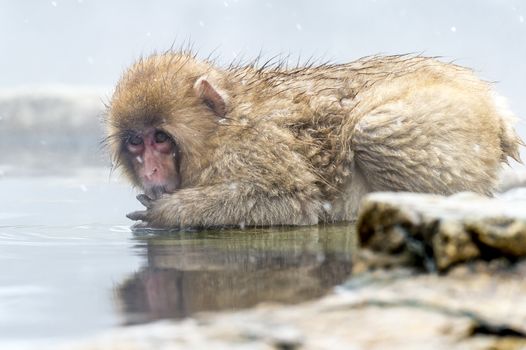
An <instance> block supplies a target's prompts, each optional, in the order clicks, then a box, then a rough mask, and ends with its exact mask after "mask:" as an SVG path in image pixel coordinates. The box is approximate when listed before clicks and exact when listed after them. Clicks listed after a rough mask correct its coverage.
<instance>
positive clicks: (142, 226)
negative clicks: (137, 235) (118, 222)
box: [131, 222, 149, 232]
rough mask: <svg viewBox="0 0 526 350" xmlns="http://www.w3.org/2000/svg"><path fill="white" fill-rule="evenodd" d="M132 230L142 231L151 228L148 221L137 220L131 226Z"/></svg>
mask: <svg viewBox="0 0 526 350" xmlns="http://www.w3.org/2000/svg"><path fill="white" fill-rule="evenodd" d="M131 229H132V231H134V232H140V231H144V230H147V229H149V226H148V223H147V222H136V223H135V224H133V225H132V227H131Z"/></svg>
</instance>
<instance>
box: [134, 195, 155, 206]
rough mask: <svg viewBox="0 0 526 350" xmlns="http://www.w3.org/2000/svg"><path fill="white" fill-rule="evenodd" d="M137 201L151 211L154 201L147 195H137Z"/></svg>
mask: <svg viewBox="0 0 526 350" xmlns="http://www.w3.org/2000/svg"><path fill="white" fill-rule="evenodd" d="M137 200H138V201H139V202H141V204H142V205H144V206H145V207H146V208H148V209H150V208H151V207H152V205H153V200H152V199H151V198H150V197H148V196H147V195H145V194H139V195H137Z"/></svg>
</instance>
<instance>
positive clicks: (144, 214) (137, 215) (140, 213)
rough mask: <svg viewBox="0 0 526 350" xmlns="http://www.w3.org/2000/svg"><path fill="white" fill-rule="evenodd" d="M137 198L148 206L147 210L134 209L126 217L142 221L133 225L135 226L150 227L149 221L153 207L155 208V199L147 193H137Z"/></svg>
mask: <svg viewBox="0 0 526 350" xmlns="http://www.w3.org/2000/svg"><path fill="white" fill-rule="evenodd" d="M137 200H138V201H139V202H141V204H142V205H144V206H145V207H146V210H137V211H133V212H131V213H129V214H127V215H126V217H127V218H128V219H130V220H134V221H142V222H138V223H136V224H135V225H133V228H147V227H150V225H149V224H148V222H149V221H150V217H151V209H152V208H153V204H154V200H153V199H151V198H150V197H148V196H147V195H145V194H139V195H137Z"/></svg>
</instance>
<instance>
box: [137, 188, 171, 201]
mask: <svg viewBox="0 0 526 350" xmlns="http://www.w3.org/2000/svg"><path fill="white" fill-rule="evenodd" d="M171 187H173V186H169V185H153V186H148V187H147V188H145V189H144V194H145V195H147V196H148V197H150V198H151V199H153V200H157V199H159V198H161V197H162V196H163V195H165V194H171V193H174V192H175V190H176V188H171Z"/></svg>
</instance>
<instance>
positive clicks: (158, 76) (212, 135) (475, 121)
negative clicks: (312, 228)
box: [107, 53, 521, 227]
mask: <svg viewBox="0 0 526 350" xmlns="http://www.w3.org/2000/svg"><path fill="white" fill-rule="evenodd" d="M198 79H205V80H206V81H207V83H209V84H210V86H212V87H213V89H214V91H215V92H217V96H221V98H222V99H223V101H224V105H221V108H223V109H222V110H221V111H222V112H221V113H222V114H224V116H222V115H219V113H217V109H218V108H216V111H214V110H213V108H210V106H207V104H205V103H203V99H202V96H199V95H200V94H196V91H195V89H194V86H195V84H196V82H197V81H198ZM201 94H202V93H201ZM496 101H497V97H496V95H495V93H494V92H492V89H491V86H490V85H489V84H487V83H485V82H483V81H481V80H479V79H478V78H476V77H475V76H474V75H473V73H472V72H471V71H470V70H468V69H465V68H462V67H459V66H456V65H452V64H447V63H442V62H439V61H437V60H434V59H430V58H424V57H410V56H388V57H370V58H364V59H360V60H358V61H355V62H352V63H349V64H342V65H321V66H309V67H298V68H293V69H285V68H283V67H279V66H278V67H273V68H258V67H255V66H254V65H249V66H245V67H231V68H228V69H221V68H217V67H215V66H214V65H212V64H211V63H209V62H206V61H199V60H197V59H195V57H194V56H192V55H189V54H185V53H167V54H163V55H154V56H151V57H149V58H146V59H143V60H140V61H139V62H137V63H136V64H135V65H133V66H132V67H131V68H130V69H129V70H128V71H127V72H126V73H125V74H124V76H123V77H122V79H121V80H120V82H119V83H118V85H117V88H116V90H115V94H114V96H113V98H112V100H111V104H110V106H109V111H108V124H107V125H108V133H109V135H110V138H109V139H110V141H111V148H112V152H113V155H114V157H115V160H116V161H117V163H118V164H120V165H122V166H123V169H124V173H125V174H127V176H128V177H129V178H130V179H131V181H132V182H133V183H134V184H135V185H137V186H139V187H141V183H140V181H139V180H138V179H137V176H136V175H135V174H134V173H133V171H132V170H131V169H132V167H131V166H130V159H129V157H127V156H126V153H125V152H124V151H123V149H122V147H123V146H122V137H121V136H120V135H122V134H123V133H125V132H126V131H128V130H141V129H143V128H146V127H152V126H153V127H155V128H159V129H162V130H164V131H166V132H168V133H169V134H170V135H171V136H172V137H173V139H174V140H175V142H176V143H177V145H178V147H179V150H180V159H179V162H180V164H179V169H180V177H181V187H180V189H179V190H177V191H176V192H175V193H172V194H169V195H166V196H164V197H163V198H161V199H159V200H157V201H155V202H154V203H153V205H152V207H151V208H150V209H148V211H147V213H146V214H147V215H146V216H145V220H146V221H147V222H148V223H149V224H150V225H152V226H160V227H188V226H198V227H209V226H222V225H241V226H243V225H310V224H316V223H319V222H324V221H340V220H351V219H353V217H354V215H355V213H356V211H357V209H358V205H359V204H358V203H359V199H360V198H361V196H363V195H364V194H365V193H367V192H370V191H379V190H390V191H414V192H433V193H439V194H451V193H454V192H459V191H474V192H478V193H483V194H488V195H489V194H491V193H492V190H493V188H494V186H495V181H496V177H497V172H498V170H499V168H500V162H501V161H505V160H506V158H507V157H508V156H510V157H513V158H515V159H517V160H518V158H519V153H518V147H519V143H521V141H520V140H519V138H518V137H517V135H516V134H515V132H514V130H513V128H512V126H511V121H510V116H511V114H510V113H509V112H507V111H506V110H505V109H504V108H502V107H501V106H500V105H499V104H498V103H497V102H496Z"/></svg>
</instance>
